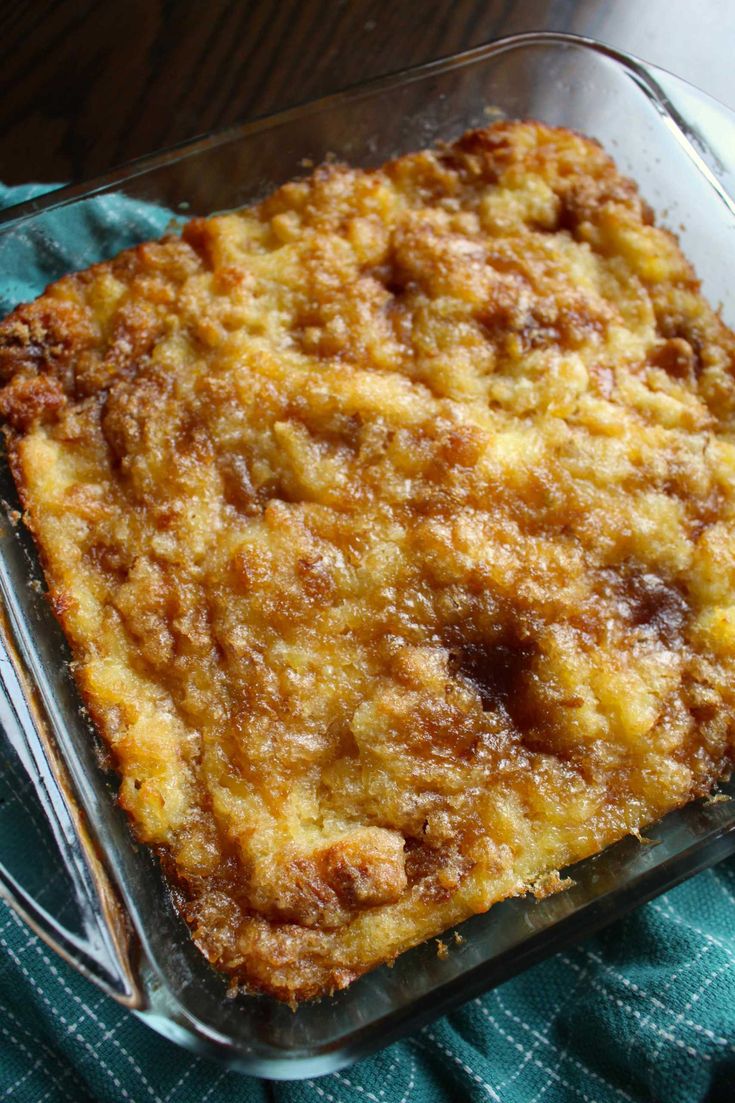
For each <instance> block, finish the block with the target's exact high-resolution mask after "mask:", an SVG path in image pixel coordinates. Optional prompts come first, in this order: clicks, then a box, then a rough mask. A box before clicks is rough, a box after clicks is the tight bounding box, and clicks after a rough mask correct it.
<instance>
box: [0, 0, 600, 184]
mask: <svg viewBox="0 0 735 1103" xmlns="http://www.w3.org/2000/svg"><path fill="white" fill-rule="evenodd" d="M575 6H576V5H575V3H574V0H556V2H554V3H548V2H547V0H527V2H524V3H513V2H511V0H485V2H477V0H456V2H451V0H413V2H405V0H348V2H341V0H301V2H299V0H279V2H277V3H273V2H263V0H261V2H255V3H233V2H232V0H207V2H206V3H202V2H197V0H122V2H117V3H100V2H99V0H56V2H46V3H39V2H22V3H19V2H16V3H7V0H6V3H5V4H4V5H3V33H2V36H0V74H1V79H0V179H2V180H4V181H5V182H6V183H14V182H19V181H24V180H31V179H36V180H70V179H81V178H86V177H88V176H91V175H94V174H96V173H99V172H102V171H104V170H106V169H108V168H110V167H111V166H113V165H115V164H118V163H120V162H122V161H126V160H129V159H130V158H132V157H137V156H140V155H141V154H144V153H148V152H151V151H153V150H155V149H158V148H160V147H162V146H168V145H172V144H175V143H177V142H181V141H183V140H185V139H186V138H190V137H193V136H194V135H197V134H201V133H203V132H206V131H208V130H212V129H215V128H218V127H222V126H226V125H229V124H231V123H235V122H238V121H241V120H243V119H246V118H252V117H254V116H256V115H261V114H264V113H267V112H271V111H273V110H276V109H278V108H281V107H285V106H287V105H291V104H294V103H299V102H302V101H303V100H306V99H311V98H312V97H314V96H320V95H324V94H326V93H328V92H332V91H336V90H337V89H339V88H342V87H345V86H346V85H348V84H352V83H355V82H357V81H360V80H364V79H365V78H367V77H370V76H374V75H377V74H379V73H385V72H389V71H391V70H395V69H400V68H403V67H404V66H407V65H413V64H417V63H418V62H422V61H426V60H429V59H431V58H434V57H439V56H441V55H443V54H447V53H452V52H453V51H455V50H459V49H463V48H466V47H468V46H471V45H475V44H478V43H480V42H484V41H486V40H488V39H490V38H495V37H498V36H499V35H501V34H505V33H512V32H513V31H516V30H524V29H527V28H528V27H529V26H530V27H532V26H541V25H544V24H545V23H546V22H547V21H548V19H549V17H550V14H551V16H553V18H554V19H555V21H556V22H557V23H558V24H559V25H560V26H564V25H568V24H570V23H571V21H572V18H573V13H574V9H575ZM595 6H597V5H596V4H595Z"/></svg>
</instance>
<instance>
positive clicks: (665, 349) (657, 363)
mask: <svg viewBox="0 0 735 1103" xmlns="http://www.w3.org/2000/svg"><path fill="white" fill-rule="evenodd" d="M651 363H652V364H653V365H654V367H656V368H662V369H663V370H664V371H665V372H666V373H667V375H670V376H672V377H673V378H674V379H683V380H685V381H686V382H688V383H690V384H691V383H694V381H695V379H696V377H697V372H698V369H699V367H700V363H699V357H698V356H697V354H696V353H695V351H694V349H693V348H692V346H691V345H690V344H689V342H688V341H686V340H685V339H684V338H683V337H671V338H669V339H668V340H666V341H664V343H663V344H662V345H660V346H659V348H657V349H656V350H655V351H654V352H653V353H652V354H651Z"/></svg>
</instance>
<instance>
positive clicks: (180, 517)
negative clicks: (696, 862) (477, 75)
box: [0, 122, 735, 1001]
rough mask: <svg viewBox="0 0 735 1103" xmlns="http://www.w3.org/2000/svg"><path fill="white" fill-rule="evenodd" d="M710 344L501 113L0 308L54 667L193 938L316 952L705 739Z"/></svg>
mask: <svg viewBox="0 0 735 1103" xmlns="http://www.w3.org/2000/svg"><path fill="white" fill-rule="evenodd" d="M734 366H735V337H734V336H733V334H732V333H731V332H730V331H729V330H728V329H727V328H726V327H725V325H724V324H723V322H722V321H721V320H720V318H719V316H718V314H717V313H715V311H713V310H712V309H711V308H710V307H709V306H708V305H707V303H706V302H705V301H704V299H703V298H702V296H701V294H700V291H699V285H698V283H697V280H696V278H695V276H694V273H693V271H692V269H691V267H690V266H689V264H688V263H687V261H686V260H685V259H684V257H683V256H682V254H681V252H680V250H679V247H678V245H677V243H676V241H675V239H674V238H673V237H672V236H671V235H670V234H669V233H667V232H665V231H664V230H661V229H658V228H656V227H655V226H654V225H653V224H652V216H651V212H650V210H649V209H648V208H647V206H646V204H645V203H644V202H643V201H642V200H641V198H640V197H639V195H638V193H637V190H636V187H635V185H634V184H633V183H631V182H630V181H629V180H627V179H625V178H623V177H622V176H620V175H619V174H618V173H617V171H616V169H615V167H614V165H613V163H612V161H611V160H610V159H609V157H608V156H607V155H606V154H605V152H604V151H603V150H602V149H601V148H600V147H599V146H598V145H597V144H596V143H595V142H593V141H590V140H588V139H586V138H583V137H581V136H579V135H577V134H574V133H572V132H570V131H567V130H563V129H553V128H550V127H547V126H544V125H541V124H537V123H533V122H529V123H507V122H504V123H499V124H496V125H494V126H492V127H490V128H488V129H486V130H479V131H474V132H470V133H468V134H466V135H465V136H464V137H462V138H461V139H460V140H459V141H458V142H456V143H455V144H454V145H451V146H449V147H446V148H442V149H438V150H429V151H424V152H420V153H416V154H412V155H409V156H405V157H402V158H400V159H399V160H396V161H393V162H390V163H388V164H386V165H385V166H383V167H382V168H380V169H377V170H375V171H360V170H353V169H350V168H348V167H344V166H339V165H338V166H328V167H323V168H320V169H318V170H317V171H316V172H315V173H314V175H313V176H311V177H310V178H309V179H306V180H299V181H295V182H292V183H289V184H286V185H285V186H284V187H282V188H280V189H279V190H278V191H277V192H275V193H274V194H273V195H271V196H270V197H269V198H268V199H266V200H265V201H264V202H262V203H260V204H259V205H257V206H255V207H252V208H249V209H246V210H243V211H240V212H238V213H235V214H228V215H221V216H217V217H213V218H210V219H207V220H201V219H195V220H194V221H192V222H190V223H189V224H188V225H187V226H186V227H185V229H184V231H183V234H182V236H181V237H180V238H179V237H175V236H171V237H168V238H165V239H164V240H163V241H161V242H157V243H151V244H146V245H142V246H140V247H138V248H136V249H132V250H129V251H127V252H125V253H123V254H121V255H120V256H119V257H117V258H116V259H115V260H113V261H110V262H109V263H105V264H100V265H97V266H95V267H94V268H91V269H89V270H88V271H85V272H81V273H79V274H77V275H72V276H69V277H66V278H65V279H62V280H60V281H59V282H58V283H56V284H54V285H53V286H51V287H50V288H49V289H48V290H47V291H46V293H45V294H44V295H42V296H41V297H40V298H39V299H38V300H37V301H36V302H34V303H31V304H30V305H24V306H20V307H19V308H18V309H17V310H15V311H14V312H13V313H12V314H11V315H10V316H9V318H7V319H6V321H5V322H4V323H3V324H2V327H0V372H1V376H2V381H3V383H4V386H3V389H2V392H0V411H1V413H2V416H3V418H4V419H5V424H6V436H7V443H8V450H9V455H10V459H11V462H12V466H13V470H14V473H15V477H16V480H17V483H18V486H19V489H20V493H21V496H22V500H23V504H24V507H25V510H26V520H27V523H28V524H29V525H30V527H31V529H32V531H33V533H34V535H35V539H36V541H37V543H38V547H39V550H40V554H41V556H42V560H43V563H44V566H45V570H46V575H47V579H48V583H49V588H50V595H51V600H52V602H53V606H54V609H55V611H56V613H57V615H58V617H59V618H60V620H61V622H62V624H63V626H64V629H65V631H66V634H67V636H68V639H69V641H70V644H71V647H72V650H73V654H74V657H75V673H76V678H77V681H78V683H79V687H80V689H81V692H82V694H83V696H84V699H85V701H86V703H87V705H88V708H89V710H90V712H91V714H92V716H93V718H94V720H95V721H96V724H97V726H98V728H99V730H100V732H101V733H102V735H103V737H104V739H105V740H106V742H107V743H108V744H109V747H110V749H111V751H112V753H113V756H114V760H115V762H116V764H117V766H118V768H119V771H120V776H121V783H120V801H121V803H122V805H123V807H124V808H125V809H126V810H127V812H128V813H129V815H130V818H131V821H132V824H133V828H134V830H135V832H136V834H137V836H138V837H139V838H140V839H141V840H143V841H145V842H146V843H150V844H152V845H154V846H155V847H157V848H159V850H160V852H161V854H162V855H163V857H164V861H165V866H166V869H167V870H168V872H169V875H170V876H171V878H172V879H173V880H174V881H175V882H176V883H177V885H178V886H179V889H180V890H181V893H182V898H184V900H185V902H184V903H183V904H181V907H182V908H183V911H184V914H185V916H186V919H187V920H188V922H189V924H190V926H191V929H192V932H193V937H194V938H195V940H196V942H197V944H198V945H199V946H200V947H201V949H202V950H203V952H204V953H205V954H206V955H207V957H208V958H209V960H210V961H211V962H212V964H213V965H214V966H215V967H216V968H218V969H220V970H223V971H225V972H227V973H229V974H231V975H232V977H233V978H234V980H235V981H236V982H241V983H243V984H245V985H247V986H250V987H251V988H254V989H260V990H263V991H266V992H270V993H273V994H274V995H276V996H278V997H281V998H284V999H288V1000H291V1001H293V1000H297V999H303V998H307V997H311V996H314V995H318V994H323V993H326V992H328V991H330V990H333V989H335V988H339V987H342V986H344V985H346V984H348V983H349V982H350V981H351V980H352V979H353V978H355V977H356V976H358V975H359V974H361V973H363V972H365V971H366V970H368V969H370V968H372V967H373V966H375V965H377V964H378V963H380V962H385V961H389V960H391V959H392V958H394V957H395V955H397V954H398V953H400V952H401V951H403V950H405V949H406V948H407V947H409V946H412V945H414V944H416V943H418V942H419V941H421V940H423V939H426V938H428V937H429V936H431V935H436V934H439V933H440V932H441V931H443V930H444V929H446V928H447V927H449V926H451V925H454V924H456V923H458V922H459V921H461V920H462V919H464V918H466V917H467V916H469V915H471V914H472V913H477V912H483V911H485V910H486V909H487V908H489V907H490V906H491V905H492V904H493V903H494V902H495V901H497V900H500V899H501V898H503V897H507V896H510V895H514V894H518V893H522V892H524V891H527V889H528V888H529V887H533V886H534V885H535V886H539V885H543V884H546V883H550V881H549V877H548V875H552V876H551V880H552V881H553V874H554V871H556V870H558V869H559V868H560V867H563V866H565V865H566V864H568V863H571V862H575V861H577V860H578V859H581V858H583V857H585V856H587V855H589V854H592V853H594V852H596V851H599V850H600V849H601V848H603V847H605V846H607V845H608V844H610V843H612V842H613V841H615V840H616V839H619V838H621V837H622V836H623V835H625V834H626V833H629V832H636V831H638V830H639V829H640V828H642V827H644V826H645V825H646V824H649V823H650V822H651V821H653V820H655V819H657V818H658V817H660V816H661V815H663V814H664V813H665V812H668V811H669V810H670V809H673V808H675V807H677V806H679V805H681V804H683V803H685V802H686V801H689V800H690V799H692V798H693V797H695V796H697V795H700V794H704V793H707V792H708V791H709V790H710V788H711V787H712V786H713V784H714V783H715V782H716V780H717V779H718V778H720V777H722V776H723V775H725V774H727V773H728V772H729V770H730V769H731V767H732V764H733V757H734V754H735V746H734V740H733V726H734V725H733V720H734V717H735V699H734V694H735V540H734V539H733V536H734V533H735V438H734V436H733V429H734V428H735V373H734V370H733V369H734ZM544 878H546V880H544Z"/></svg>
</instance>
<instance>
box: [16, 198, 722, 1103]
mask: <svg viewBox="0 0 735 1103" xmlns="http://www.w3.org/2000/svg"><path fill="white" fill-rule="evenodd" d="M44 190H46V189H45V188H44V187H42V186H37V185H36V186H34V185H28V186H27V187H23V188H3V187H0V206H8V205H11V204H13V203H19V202H21V201H23V200H25V199H27V198H31V197H33V196H35V195H38V194H40V193H41V192H43V191H44ZM168 221H169V214H168V212H166V211H163V210H160V209H158V208H156V207H153V206H145V205H142V204H136V203H134V202H132V201H130V200H126V199H119V198H115V197H104V198H100V199H95V200H90V201H88V202H87V203H85V204H84V205H83V206H82V208H81V209H74V210H61V211H59V212H57V213H54V214H52V215H49V216H48V217H46V218H45V219H44V224H43V227H42V229H41V231H40V232H38V233H34V234H33V235H32V234H30V233H28V232H27V231H23V230H22V229H20V230H16V231H15V232H13V233H11V234H10V235H9V236H7V237H5V238H4V239H3V241H2V244H0V312H1V313H2V314H4V313H5V312H6V311H7V310H9V309H10V308H11V307H12V306H14V305H15V304H16V303H17V302H19V301H22V300H27V299H31V298H34V297H35V296H36V295H38V294H39V293H40V292H41V291H42V290H43V288H44V287H45V285H46V284H47V283H48V282H49V281H50V280H52V279H53V278H55V277H56V276H58V275H59V274H60V273H61V272H63V271H66V270H68V269H71V268H73V267H82V266H84V265H85V264H87V263H89V262H90V261H91V260H92V259H97V258H98V257H99V256H100V254H103V255H105V256H112V255H113V254H114V253H116V252H117V251H118V250H119V249H122V248H124V247H125V246H127V245H129V244H131V242H133V241H139V240H141V237H145V236H157V235H159V234H160V233H161V232H162V231H163V230H164V229H165V227H166V225H167V223H168ZM0 777H1V780H0V831H2V837H3V852H4V853H5V848H6V847H11V848H13V849H14V851H16V852H17V851H20V855H19V856H20V858H21V859H22V860H25V861H26V862H27V868H28V869H29V870H32V869H33V867H34V863H35V864H37V863H36V854H37V851H38V847H39V845H40V842H39V839H40V834H39V835H38V837H37V834H36V833H38V832H40V828H39V826H38V824H36V825H35V827H33V828H32V829H27V830H24V831H20V830H19V828H18V825H19V822H20V817H21V814H22V813H26V814H27V808H24V806H23V802H24V798H25V790H26V787H25V786H24V784H23V779H22V778H20V777H17V776H13V774H12V771H11V770H10V769H7V770H4V772H3V773H2V774H0ZM16 856H18V855H17V854H16ZM52 880H53V879H52ZM52 890H53V885H52V884H51V882H49V883H44V884H42V885H40V887H39V890H38V891H39V894H42V893H44V892H48V893H49V894H51V893H52ZM42 902H43V899H42ZM0 947H2V952H1V954H0V1096H1V1097H2V1099H8V1100H13V1101H15V1103H87V1101H102V1103H208V1101H211V1103H256V1101H257V1103H261V1101H265V1100H278V1101H279V1103H348V1101H350V1103H443V1101H445V1100H446V1101H447V1103H464V1101H470V1103H471V1101H477V1103H480V1101H483V1103H487V1101H491V1103H501V1101H502V1103H542V1101H543V1103H633V1101H635V1103H643V1101H646V1103H648V1101H650V1103H699V1101H705V1100H706V1101H707V1103H734V1101H735V861H729V862H725V863H723V864H721V865H720V866H719V867H717V868H716V869H714V870H709V871H708V872H706V873H702V874H700V875H699V876H698V877H695V878H694V879H693V880H691V881H689V882H688V883H687V884H685V885H682V886H680V887H679V888H677V889H675V890H674V891H672V892H670V893H667V894H666V895H665V896H662V897H660V898H659V899H658V900H655V901H653V902H652V903H650V904H647V905H646V906H645V907H643V908H640V909H639V910H638V911H636V912H634V913H632V914H631V915H629V916H628V917H627V918H625V919H623V920H619V921H618V922H616V923H614V924H613V925H612V926H610V927H608V928H607V929H606V930H605V931H603V932H602V933H601V934H599V935H597V936H595V937H594V938H591V939H589V940H588V941H586V942H584V943H583V944H582V945H580V946H577V947H576V948H575V949H573V950H570V951H568V952H567V953H563V954H558V955H557V956H556V957H554V958H552V959H550V960H549V961H546V962H544V963H543V964H541V965H537V966H536V967H535V968H534V969H531V970H530V971H528V972H526V973H524V974H523V975H522V976H519V977H517V978H516V979H514V980H512V981H509V982H508V983H507V984H504V985H503V986H502V987H501V988H498V989H496V990H495V991H493V992H489V993H488V994H487V995H485V996H483V997H481V998H480V999H475V1000H471V1001H470V1002H469V1003H467V1004H466V1005H465V1006H464V1007H462V1008H461V1009H460V1010H459V1011H455V1012H454V1013H453V1014H451V1015H449V1016H447V1017H446V1018H444V1019H442V1020H440V1021H439V1022H437V1023H434V1024H433V1025H432V1026H430V1027H427V1028H425V1029H424V1030H421V1031H419V1033H417V1034H415V1035H414V1036H413V1037H411V1038H408V1039H406V1040H405V1041H402V1042H398V1043H396V1044H394V1045H392V1046H390V1047H389V1048H388V1049H386V1050H383V1052H382V1053H379V1054H377V1055H376V1056H374V1057H369V1058H367V1059H365V1060H363V1061H360V1062H359V1063H358V1064H356V1065H354V1066H353V1067H352V1068H349V1069H347V1070H345V1071H344V1072H336V1073H333V1074H331V1075H329V1076H325V1077H321V1078H319V1079H316V1080H307V1081H303V1082H300V1083H293V1084H282V1083H269V1082H267V1081H264V1080H257V1079H254V1078H252V1077H247V1076H240V1075H238V1074H237V1073H232V1072H226V1071H225V1070H223V1069H222V1068H220V1067H219V1066H217V1065H216V1064H213V1063H211V1062H209V1061H207V1060H203V1059H201V1058H197V1057H192V1056H191V1055H190V1054H188V1053H186V1052H184V1051H183V1050H181V1049H178V1048H177V1047H176V1046H174V1045H172V1044H171V1043H169V1042H166V1041H164V1040H163V1039H162V1038H160V1037H159V1036H158V1035H156V1034H154V1033H153V1031H151V1030H150V1029H149V1028H148V1027H147V1026H145V1025H144V1024H143V1023H142V1022H140V1021H139V1020H138V1019H136V1018H135V1017H134V1016H133V1015H132V1014H130V1013H128V1012H126V1011H123V1010H122V1009H121V1008H120V1007H118V1006H117V1005H116V1004H115V1003H113V1002H112V1001H111V1000H110V999H108V998H107V997H105V996H101V995H100V993H99V992H98V991H97V990H96V989H95V988H94V987H93V986H92V985H91V984H89V983H88V982H87V981H85V980H83V979H82V978H80V977H79V976H78V975H77V974H76V973H75V972H74V971H73V970H72V969H71V968H70V967H69V966H67V965H66V964H65V963H64V962H63V961H61V960H60V959H58V958H56V957H55V956H54V955H53V954H52V953H51V952H50V951H49V950H47V949H46V947H45V946H44V945H43V944H42V943H41V942H40V941H39V940H38V939H37V938H36V937H35V936H34V935H32V934H31V932H30V931H29V930H28V929H27V928H26V927H25V926H24V925H23V924H22V923H21V922H20V920H18V919H17V918H16V916H15V915H14V914H13V913H12V912H11V911H10V910H9V909H8V908H6V907H5V906H4V905H0Z"/></svg>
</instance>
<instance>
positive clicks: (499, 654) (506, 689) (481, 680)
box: [449, 627, 538, 732]
mask: <svg viewBox="0 0 735 1103" xmlns="http://www.w3.org/2000/svg"><path fill="white" fill-rule="evenodd" d="M537 654H538V646H537V644H536V643H535V641H534V640H532V639H530V638H523V637H522V636H521V635H520V633H518V632H517V631H516V630H515V629H514V628H513V627H509V628H506V629H505V631H503V632H502V633H500V634H499V635H498V637H497V639H494V640H490V641H488V640H476V641H472V642H459V643H457V644H453V645H451V646H450V650H449V669H450V672H451V673H452V674H455V675H459V676H460V677H463V678H465V679H466V680H467V681H468V682H470V683H471V685H472V686H473V688H474V689H476V690H477V693H478V695H479V697H480V701H481V703H482V707H483V710H484V711H485V712H502V713H505V715H506V716H507V717H508V719H509V720H510V721H511V723H512V724H513V726H514V727H515V728H516V729H517V730H518V731H520V732H525V731H528V730H529V729H530V728H532V727H534V726H535V724H536V722H537V719H538V718H537V716H536V712H537V709H536V706H535V701H534V700H533V697H532V688H531V682H532V667H533V663H534V660H535V658H536V656H537Z"/></svg>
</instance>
